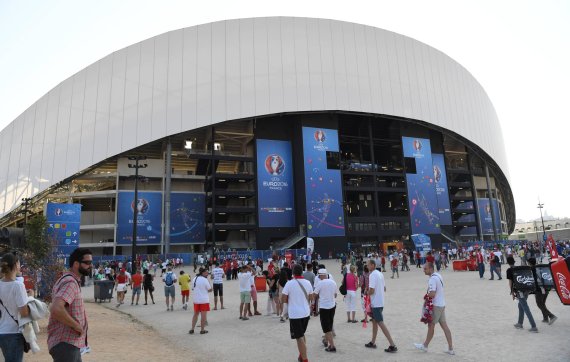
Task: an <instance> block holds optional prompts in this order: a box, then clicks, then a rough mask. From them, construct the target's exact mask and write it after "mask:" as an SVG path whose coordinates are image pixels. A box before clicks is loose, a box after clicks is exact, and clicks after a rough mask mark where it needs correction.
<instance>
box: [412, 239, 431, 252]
mask: <svg viewBox="0 0 570 362" xmlns="http://www.w3.org/2000/svg"><path fill="white" fill-rule="evenodd" d="M412 241H413V242H414V246H415V247H416V250H418V251H420V252H422V255H424V254H423V253H427V252H428V251H431V239H430V238H429V236H427V235H425V234H412Z"/></svg>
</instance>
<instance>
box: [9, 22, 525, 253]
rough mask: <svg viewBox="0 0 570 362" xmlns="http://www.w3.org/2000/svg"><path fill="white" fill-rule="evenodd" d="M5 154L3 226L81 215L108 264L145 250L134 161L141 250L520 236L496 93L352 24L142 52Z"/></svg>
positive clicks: (397, 38)
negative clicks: (76, 210)
mask: <svg viewBox="0 0 570 362" xmlns="http://www.w3.org/2000/svg"><path fill="white" fill-rule="evenodd" d="M0 148H1V149H0V226H2V227H6V228H11V227H21V226H22V225H23V223H24V214H26V215H28V216H29V215H32V214H37V213H44V212H46V211H45V210H47V209H46V203H47V202H52V203H64V204H65V203H67V204H80V205H81V225H80V243H81V245H85V246H89V247H91V248H93V249H94V250H96V253H98V254H106V255H109V254H114V253H116V254H130V253H131V248H130V244H131V241H132V225H133V207H135V206H134V205H135V202H134V197H133V196H134V195H133V189H134V183H135V178H134V177H133V175H134V173H135V168H133V164H134V162H135V161H133V160H132V158H133V156H145V157H146V160H144V161H140V164H141V165H146V167H145V168H139V169H138V172H139V175H140V177H139V178H138V181H137V183H138V192H139V194H138V198H137V199H138V200H137V202H136V207H137V210H138V212H139V214H138V217H137V218H138V221H137V225H138V228H137V233H138V236H137V245H138V246H137V252H139V253H160V252H164V251H168V252H182V251H188V250H189V249H190V246H192V249H194V250H196V249H201V248H204V246H205V245H210V246H211V245H216V246H218V247H223V248H228V247H231V248H246V247H251V248H260V249H264V248H269V247H270V246H272V247H275V248H277V247H281V246H291V245H293V244H295V243H296V242H299V241H301V240H302V239H303V237H304V236H305V235H308V236H310V237H312V238H313V239H314V240H315V248H316V250H317V251H320V252H322V253H326V252H328V251H330V250H344V249H346V247H347V245H348V244H347V243H350V245H351V246H352V247H355V246H375V245H378V244H379V243H385V242H401V241H407V240H410V236H411V235H412V234H427V235H429V236H430V237H431V239H432V241H433V242H434V244H436V245H437V244H438V243H445V242H448V241H449V240H461V239H463V240H466V239H486V240H496V239H498V238H500V237H501V236H503V237H504V236H505V235H506V234H510V233H511V232H512V231H513V228H514V226H515V208H514V200H513V196H512V192H511V188H510V186H509V175H508V168H507V160H506V154H505V148H504V145H503V138H502V132H501V127H500V124H499V121H498V119H497V115H496V112H495V110H494V108H493V105H492V103H491V101H490V100H489V97H488V96H487V94H486V93H485V91H484V90H483V88H482V87H481V85H480V84H479V83H478V82H477V81H476V80H475V79H474V77H473V76H472V75H471V74H470V73H469V72H468V71H467V70H466V69H464V68H463V67H462V66H461V65H460V64H458V63H457V62H455V61H454V60H453V59H451V58H449V57H448V56H447V55H445V54H443V53H442V52H440V51H438V50H437V49H434V48H432V47H430V46H428V45H426V44H423V43H421V42H419V41H416V40H414V39H411V38H409V37H406V36H403V35H399V34H396V33H393V32H390V31H386V30H382V29H378V28H374V27H370V26H365V25H360V24H354V23H348V22H342V21H334V20H325V19H310V18H289V17H270V18H253V19H238V20H228V21H220V22H214V23H210V24H204V25H199V26H194V27H189V28H185V29H180V30H175V31H171V32H168V33H165V34H161V35H158V36H156V37H153V38H150V39H147V40H144V41H142V42H140V43H137V44H133V45H131V46H129V47H126V48H124V49H120V50H118V51H116V52H114V53H112V54H110V55H108V56H106V57H104V58H103V59H101V60H99V61H97V62H95V63H93V64H91V65H90V66H88V67H87V68H85V69H83V70H81V71H80V72H78V73H76V74H74V75H73V76H71V77H70V78H68V79H66V80H64V81H63V82H61V83H60V84H59V85H57V86H56V87H55V88H53V89H52V90H50V91H49V92H48V93H47V94H46V95H44V96H43V97H42V98H40V99H39V100H38V101H37V102H35V103H34V104H33V105H31V106H30V107H29V108H28V109H27V110H26V111H25V112H24V113H22V114H21V115H20V116H19V117H18V118H17V119H15V120H14V121H13V122H12V123H10V124H9V125H8V126H7V127H6V128H5V129H3V130H2V131H1V133H0ZM129 157H130V158H131V159H129ZM24 198H29V199H30V200H29V201H28V202H27V203H25V202H23V201H22V199H24ZM24 209H25V210H24ZM57 210H59V211H58V212H61V209H57ZM22 211H25V212H24V213H23V212H22ZM46 216H47V215H46ZM4 230H5V232H4V236H5V237H7V236H8V234H9V232H8V231H6V230H8V229H4ZM10 230H14V229H10Z"/></svg>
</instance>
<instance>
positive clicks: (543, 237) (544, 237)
mask: <svg viewBox="0 0 570 362" xmlns="http://www.w3.org/2000/svg"><path fill="white" fill-rule="evenodd" d="M543 207H544V204H541V203H540V199H538V206H537V208H538V209H539V210H540V221H541V222H542V241H541V243H540V253H541V254H542V250H543V244H544V242H545V241H546V229H545V228H544V219H543V218H542V208H543Z"/></svg>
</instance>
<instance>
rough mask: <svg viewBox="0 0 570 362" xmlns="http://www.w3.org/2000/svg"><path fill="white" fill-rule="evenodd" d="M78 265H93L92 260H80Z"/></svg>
mask: <svg viewBox="0 0 570 362" xmlns="http://www.w3.org/2000/svg"><path fill="white" fill-rule="evenodd" d="M80 263H82V264H87V265H91V264H93V260H81V262H80Z"/></svg>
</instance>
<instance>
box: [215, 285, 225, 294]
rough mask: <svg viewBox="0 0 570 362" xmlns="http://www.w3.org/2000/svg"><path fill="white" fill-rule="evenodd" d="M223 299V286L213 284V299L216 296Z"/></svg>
mask: <svg viewBox="0 0 570 362" xmlns="http://www.w3.org/2000/svg"><path fill="white" fill-rule="evenodd" d="M218 295H219V296H220V297H223V296H224V285H223V284H222V283H219V284H214V297H217V296H218Z"/></svg>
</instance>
